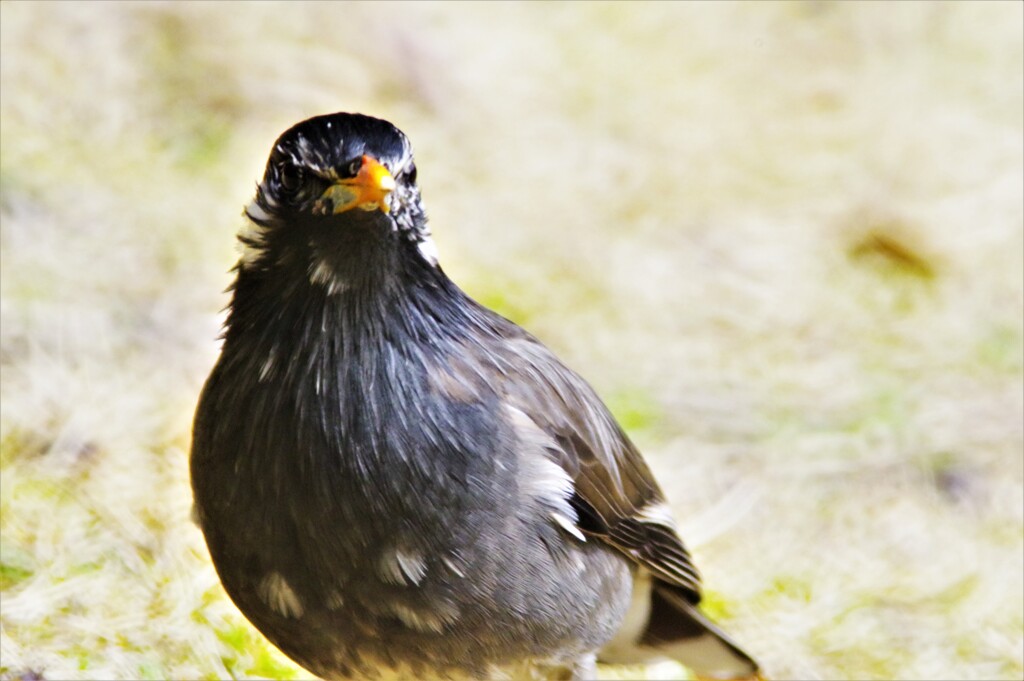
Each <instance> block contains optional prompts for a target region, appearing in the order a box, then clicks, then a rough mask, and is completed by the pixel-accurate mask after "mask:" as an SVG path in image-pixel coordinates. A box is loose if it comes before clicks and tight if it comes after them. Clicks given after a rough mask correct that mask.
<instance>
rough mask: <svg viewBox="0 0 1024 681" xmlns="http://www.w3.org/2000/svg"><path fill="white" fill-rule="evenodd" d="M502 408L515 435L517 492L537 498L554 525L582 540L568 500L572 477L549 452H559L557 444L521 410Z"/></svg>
mask: <svg viewBox="0 0 1024 681" xmlns="http://www.w3.org/2000/svg"><path fill="white" fill-rule="evenodd" d="M505 410H506V412H507V413H508V416H509V421H510V422H511V423H512V428H513V429H514V430H515V432H516V435H518V436H519V446H520V456H519V470H520V477H519V491H520V494H522V496H523V497H524V501H527V502H529V501H539V502H540V503H541V504H542V505H543V506H544V507H545V508H547V509H549V516H550V518H551V520H552V521H553V522H554V523H555V524H556V525H558V526H559V527H560V528H562V529H563V530H565V531H566V532H568V533H569V534H571V535H572V536H573V537H575V538H576V539H578V540H580V541H583V542H585V541H586V540H587V538H586V536H585V535H584V534H583V533H582V532H581V531H580V529H579V528H578V527H577V526H576V521H577V520H578V519H579V516H577V514H576V509H574V508H573V507H572V504H570V503H569V500H570V499H572V495H573V494H574V493H575V491H576V488H575V486H574V484H573V480H572V478H571V477H569V474H568V473H566V472H565V469H564V468H562V467H561V466H559V465H558V464H557V463H555V462H554V461H553V460H552V459H551V456H550V454H549V453H554V452H557V451H559V449H558V444H557V443H556V442H555V441H554V440H553V439H552V438H551V436H550V435H548V434H547V433H545V432H544V431H543V430H541V428H540V427H539V426H538V425H537V424H536V423H534V421H533V419H531V418H530V417H529V415H527V414H526V413H525V412H524V411H522V410H521V409H517V408H516V407H513V406H511V405H505Z"/></svg>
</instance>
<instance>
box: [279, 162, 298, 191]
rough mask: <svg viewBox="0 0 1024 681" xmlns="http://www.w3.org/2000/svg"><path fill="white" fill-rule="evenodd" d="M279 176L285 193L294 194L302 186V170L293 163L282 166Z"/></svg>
mask: <svg viewBox="0 0 1024 681" xmlns="http://www.w3.org/2000/svg"><path fill="white" fill-rule="evenodd" d="M277 174H278V177H279V179H280V180H281V186H282V187H284V189H285V191H289V192H294V191H296V190H298V188H299V187H300V186H301V185H302V177H303V175H302V168H299V167H298V166H294V165H292V164H291V163H285V164H282V166H281V168H280V170H278V173H277Z"/></svg>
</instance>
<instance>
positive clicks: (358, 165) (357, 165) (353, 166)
mask: <svg viewBox="0 0 1024 681" xmlns="http://www.w3.org/2000/svg"><path fill="white" fill-rule="evenodd" d="M362 168H363V157H362V156H360V157H358V158H354V159H352V160H351V161H349V162H348V174H349V175H351V176H352V177H355V176H356V175H358V174H359V171H360V170H362Z"/></svg>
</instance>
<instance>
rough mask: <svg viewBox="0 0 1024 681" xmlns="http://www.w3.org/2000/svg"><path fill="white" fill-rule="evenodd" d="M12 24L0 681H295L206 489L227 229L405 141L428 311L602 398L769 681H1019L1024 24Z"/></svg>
mask: <svg viewBox="0 0 1024 681" xmlns="http://www.w3.org/2000/svg"><path fill="white" fill-rule="evenodd" d="M0 13H2V17H0V18H2V21H0V49H2V59H0V69H2V72H0V73H2V93H0V94H2V97H0V114H2V116H0V132H2V158H0V182H2V191H0V217H2V262H0V264H2V275H0V284H2V308H0V311H2V335H0V339H2V353H0V360H2V370H3V375H2V393H0V397H2V418H0V427H2V431H0V444H2V459H0V461H2V480H0V511H2V527H0V559H2V561H0V587H2V604H0V605H2V607H0V624H2V632H0V654H2V659H0V676H2V677H4V678H18V677H19V676H23V675H30V674H31V673H41V674H43V675H44V676H46V677H48V678H53V679H57V678H61V679H68V678H124V679H127V678H174V679H191V678H227V677H242V676H264V677H274V678H303V677H304V676H305V675H304V674H303V672H302V671H301V670H299V669H298V668H296V667H295V666H294V665H292V664H291V663H290V662H288V661H287V660H286V659H284V658H283V657H282V656H281V655H280V654H279V653H278V652H277V651H276V650H274V649H272V648H271V647H270V646H269V645H268V644H266V643H265V642H264V641H263V640H262V638H261V637H260V636H259V635H258V634H256V633H255V631H254V630H253V629H252V628H251V627H250V626H249V625H248V624H247V622H246V621H245V620H244V619H243V618H242V617H241V616H240V615H239V613H238V612H237V611H236V610H235V609H234V607H233V606H232V605H231V604H230V602H229V601H228V600H227V598H226V597H225V595H224V593H223V591H222V590H221V588H220V586H219V584H218V582H217V580H216V577H215V575H214V572H213V570H212V568H211V566H210V563H209V558H208V556H207V553H206V549H205V547H204V545H203V542H202V538H201V537H200V535H199V533H198V531H197V530H196V529H195V528H194V527H193V526H192V525H191V524H190V522H189V518H188V512H189V507H190V503H191V499H190V493H189V487H188V479H187V452H188V447H189V426H190V418H191V413H192V410H193V408H194V405H195V400H196V396H197V394H198V390H199V388H200V386H201V384H202V381H203V379H204V377H205V374H206V372H207V371H208V370H209V368H210V366H211V365H212V363H213V361H214V358H215V357H216V353H217V346H216V342H215V337H216V335H217V332H218V324H219V314H218V311H219V310H220V309H221V308H222V306H223V305H224V304H225V302H226V296H225V295H224V294H223V293H221V291H222V290H223V289H224V288H225V286H226V285H227V284H228V283H229V277H228V274H227V270H228V269H229V268H230V266H231V265H232V263H233V260H234V258H235V257H237V256H236V253H235V252H234V250H233V248H234V242H233V233H234V231H235V230H236V229H237V228H238V227H239V226H240V224H241V218H240V217H239V213H240V210H241V207H242V205H244V203H245V202H246V201H247V200H248V199H249V198H250V196H251V194H252V191H253V183H254V181H255V180H256V178H257V177H258V176H259V175H260V174H261V172H262V165H263V163H264V160H265V155H266V153H267V152H268V150H269V148H270V144H271V142H272V141H273V139H274V138H275V137H276V135H277V134H278V133H280V132H281V131H282V130H284V128H286V127H287V126H289V125H291V124H292V123H294V122H296V121H298V120H300V119H302V118H305V117H307V116H310V115H313V114H318V113H324V112H329V111H337V110H350V111H362V112H366V113H371V114H376V115H379V116H382V117H385V118H388V119H390V120H392V121H394V122H395V123H396V124H398V125H399V126H400V127H401V128H403V129H404V130H405V131H406V132H407V133H408V134H409V135H410V137H411V138H412V140H413V142H414V143H415V145H416V148H417V151H418V166H419V168H420V183H421V186H422V188H423V192H424V196H425V199H426V201H427V206H428V208H429V209H430V211H431V216H432V224H433V228H434V233H435V235H436V238H437V241H438V245H439V247H440V250H441V255H442V260H443V263H444V265H445V268H446V270H447V271H448V272H449V274H451V275H452V276H453V277H454V278H455V279H456V280H457V281H458V282H460V283H461V284H462V285H463V286H464V287H465V288H466V289H468V290H469V291H470V292H471V293H472V294H473V295H475V296H476V297H478V298H479V299H481V300H482V301H484V302H486V303H487V304H489V305H491V306H493V307H496V308H498V309H499V310H500V311H502V312H504V313H505V314H507V315H509V316H511V317H512V318H514V319H516V320H517V321H519V322H520V323H522V324H524V325H525V326H527V327H528V328H530V329H531V330H532V331H534V332H535V333H536V334H537V335H539V336H540V337H541V338H543V339H544V340H546V341H547V342H548V343H549V344H550V345H551V346H552V347H553V348H554V349H555V350H556V351H557V352H558V353H559V354H560V355H561V356H562V357H563V358H564V359H566V360H567V361H568V362H569V363H570V364H571V365H572V366H574V367H575V368H577V369H578V370H580V371H581V373H583V374H584V375H585V376H587V377H588V378H589V379H590V380H591V381H592V382H593V383H594V385H595V386H596V387H597V388H598V390H599V392H601V394H602V395H604V396H605V398H606V399H607V400H608V402H609V404H610V405H611V406H612V407H613V408H614V410H615V411H616V413H617V414H618V415H619V417H620V418H621V419H622V420H623V422H624V424H625V425H626V426H627V427H628V429H629V430H630V431H631V432H632V433H633V434H634V436H635V438H636V439H637V441H638V442H639V443H640V444H641V445H642V447H643V448H644V449H645V451H646V452H647V456H648V458H649V460H650V461H651V463H652V466H653V467H654V468H655V470H656V472H657V473H658V475H659V476H660V477H661V479H662V480H663V481H664V486H665V487H666V489H667V491H668V493H669V495H670V497H671V499H672V502H673V504H674V506H675V508H676V510H677V512H678V516H679V518H680V522H681V526H682V528H683V531H684V536H685V537H686V538H687V540H688V542H689V544H690V545H691V546H692V547H693V548H694V550H695V554H696V558H697V560H698V563H699V564H700V566H701V567H702V569H703V572H704V573H705V578H706V584H707V589H708V603H709V606H710V607H709V609H710V610H711V611H712V612H713V613H714V614H715V615H716V616H717V617H718V618H719V619H720V620H721V621H722V622H723V623H724V624H725V625H726V626H727V627H728V628H729V629H730V630H732V631H733V632H734V633H735V634H736V636H737V637H738V638H739V639H740V640H742V641H743V642H745V643H746V644H747V645H748V646H749V648H750V649H751V652H753V653H755V654H757V655H758V656H759V657H760V658H761V659H762V661H763V662H764V664H765V666H766V667H767V669H768V670H769V672H770V673H771V674H772V675H773V676H775V677H777V678H779V679H784V678H802V679H826V678H827V679H839V678H855V679H882V678H899V679H911V678H932V679H940V678H942V679H953V678H957V679H1020V678H1021V677H1022V675H1024V614H1022V613H1024V605H1022V603H1024V482H1022V480H1024V470H1022V469H1024V463H1022V448H1024V426H1022V420H1024V415H1022V412H1024V396H1022V391H1024V386H1022V365H1024V357H1022V355H1024V348H1022V346H1024V319H1022V317H1024V312H1022V310H1024V281H1022V279H1024V255H1022V254H1024V207H1022V202H1024V197H1022V186H1024V158H1022V154H1024V151H1022V149H1024V132H1022V128H1024V95H1022V81H1024V65H1022V62H1024V56H1022V42H1024V40H1022V25H1024V16H1022V14H1024V5H1022V4H1020V3H1001V4H994V5H989V4H982V3H963V4H932V3H908V4H900V5H885V6H882V5H862V4H853V3H850V4H830V3H807V4H785V3H766V4H756V5H755V4H749V5H724V4H723V5H719V4H714V5H709V4H682V5H672V4H668V3H654V4H648V5H629V6H626V5H617V4H582V3H570V4H565V5H557V6H555V5H546V4H539V3H522V4H519V3H516V4H502V5H487V6H483V5H473V4H467V3H456V4H450V5H429V4H421V3H414V4H410V5H401V4H397V3H385V4H370V3H355V4H344V5H332V4H319V3H317V4H311V5H302V6H300V5H294V4H293V5H287V6H282V5H274V4H259V5H241V4H238V3H211V4H176V3H166V4H165V3H145V4H139V5H134V4H130V3H124V2H119V3H103V4H93V5H76V4H71V3H55V4H41V3H11V2H8V3H3V4H2V5H0ZM633 671H637V670H633ZM641 671H642V670H641ZM605 673H606V674H607V675H609V676H616V675H618V676H620V677H621V676H623V674H626V673H627V672H624V671H623V670H612V669H608V670H605ZM628 673H633V672H628ZM637 673H640V672H637ZM647 673H648V674H649V675H650V676H652V677H657V678H664V677H665V676H666V675H668V676H671V675H673V674H676V673H678V670H675V669H673V668H661V669H656V670H647ZM26 678H28V676H26Z"/></svg>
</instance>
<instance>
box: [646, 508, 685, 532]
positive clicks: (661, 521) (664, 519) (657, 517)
mask: <svg viewBox="0 0 1024 681" xmlns="http://www.w3.org/2000/svg"><path fill="white" fill-rule="evenodd" d="M636 517H637V520H640V521H641V522H644V523H648V524H650V525H661V526H662V527H667V528H668V529H670V530H672V531H673V532H674V531H676V530H677V529H678V528H677V527H676V520H675V518H673V517H672V509H671V507H669V505H668V504H666V503H665V502H664V501H652V502H651V503H649V504H647V505H646V506H644V507H643V508H641V509H640V510H639V511H638V512H637V514H636Z"/></svg>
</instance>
